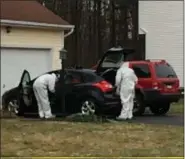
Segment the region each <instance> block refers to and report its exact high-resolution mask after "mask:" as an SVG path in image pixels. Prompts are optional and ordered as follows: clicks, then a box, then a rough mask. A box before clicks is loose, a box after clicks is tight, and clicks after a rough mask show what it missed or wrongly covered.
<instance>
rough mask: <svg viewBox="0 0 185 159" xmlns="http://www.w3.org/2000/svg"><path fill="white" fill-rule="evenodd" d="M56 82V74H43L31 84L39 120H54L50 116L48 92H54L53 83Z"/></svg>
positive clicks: (52, 116)
mask: <svg viewBox="0 0 185 159" xmlns="http://www.w3.org/2000/svg"><path fill="white" fill-rule="evenodd" d="M57 80H58V78H57V76H56V74H54V73H52V74H44V75H41V76H40V77H38V78H37V79H36V80H35V82H34V84H33V91H34V94H35V97H36V100H37V105H38V112H39V116H40V118H46V119H49V118H54V117H55V116H54V115H52V112H51V107H50V101H49V97H48V90H49V91H50V92H52V93H54V92H55V83H56V81H57Z"/></svg>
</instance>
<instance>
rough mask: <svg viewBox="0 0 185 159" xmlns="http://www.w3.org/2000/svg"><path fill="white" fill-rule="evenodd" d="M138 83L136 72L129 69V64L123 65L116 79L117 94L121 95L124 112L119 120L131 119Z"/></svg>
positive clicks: (122, 111)
mask: <svg viewBox="0 0 185 159" xmlns="http://www.w3.org/2000/svg"><path fill="white" fill-rule="evenodd" d="M137 81H138V78H137V76H136V75H135V73H134V71H133V70H132V69H131V68H129V67H128V63H124V64H122V66H121V67H120V68H119V69H118V71H117V74H116V79H115V85H116V87H117V94H119V95H120V98H121V104H122V110H121V113H120V116H119V117H118V118H121V119H131V118H132V117H133V114H132V111H133V107H134V96H135V85H136V83H137Z"/></svg>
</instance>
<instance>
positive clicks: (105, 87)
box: [93, 80, 113, 92]
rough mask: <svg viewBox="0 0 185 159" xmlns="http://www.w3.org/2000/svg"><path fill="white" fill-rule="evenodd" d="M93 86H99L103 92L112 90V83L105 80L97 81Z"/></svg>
mask: <svg viewBox="0 0 185 159" xmlns="http://www.w3.org/2000/svg"><path fill="white" fill-rule="evenodd" d="M93 86H95V87H98V88H100V89H101V90H102V91H103V92H109V91H111V90H113V86H112V84H110V83H109V82H107V81H105V80H104V81H100V82H98V83H94V84H93Z"/></svg>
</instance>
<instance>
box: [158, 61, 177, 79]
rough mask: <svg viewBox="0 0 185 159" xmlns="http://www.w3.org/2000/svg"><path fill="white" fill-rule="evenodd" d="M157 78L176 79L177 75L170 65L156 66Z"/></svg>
mask: <svg viewBox="0 0 185 159" xmlns="http://www.w3.org/2000/svg"><path fill="white" fill-rule="evenodd" d="M155 71H156V76H157V77H158V78H176V77H177V75H176V73H175V71H174V69H173V68H172V67H171V66H170V64H155Z"/></svg>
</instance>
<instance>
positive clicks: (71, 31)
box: [64, 28, 74, 38]
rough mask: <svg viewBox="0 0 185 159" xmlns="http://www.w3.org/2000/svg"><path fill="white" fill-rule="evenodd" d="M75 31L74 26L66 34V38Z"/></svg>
mask: <svg viewBox="0 0 185 159" xmlns="http://www.w3.org/2000/svg"><path fill="white" fill-rule="evenodd" d="M73 32H74V28H72V29H71V30H70V31H69V32H68V33H67V34H64V38H67V37H68V36H69V35H71V34H72V33H73Z"/></svg>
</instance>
